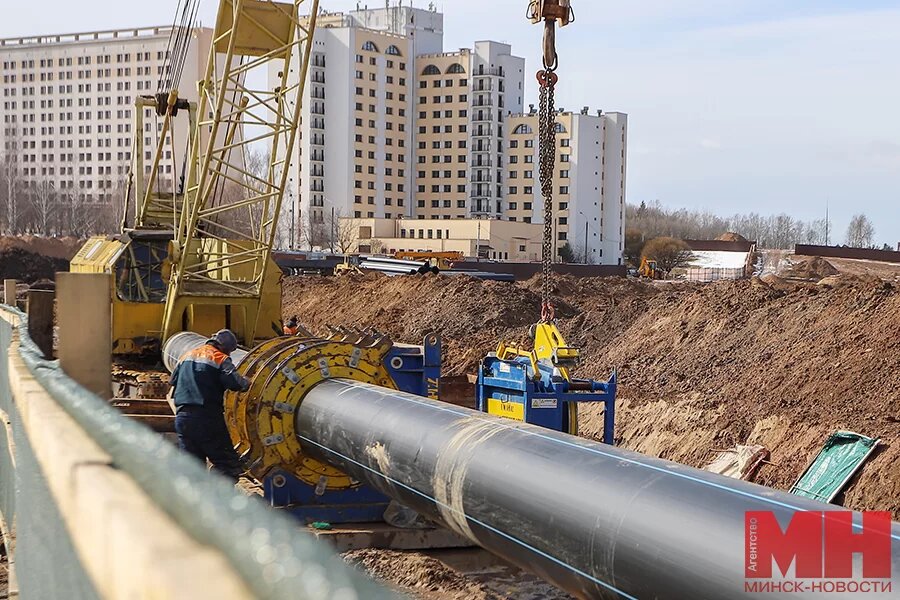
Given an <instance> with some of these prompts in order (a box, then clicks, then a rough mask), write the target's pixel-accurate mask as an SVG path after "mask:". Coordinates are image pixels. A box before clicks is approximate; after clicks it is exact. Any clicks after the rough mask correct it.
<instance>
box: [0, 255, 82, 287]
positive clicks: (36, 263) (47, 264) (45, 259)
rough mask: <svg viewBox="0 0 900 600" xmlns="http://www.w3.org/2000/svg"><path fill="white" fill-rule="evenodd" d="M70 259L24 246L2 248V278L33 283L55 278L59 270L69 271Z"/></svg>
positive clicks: (0, 271)
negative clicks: (31, 250)
mask: <svg viewBox="0 0 900 600" xmlns="http://www.w3.org/2000/svg"><path fill="white" fill-rule="evenodd" d="M68 270H69V260H68V259H66V258H53V257H49V256H43V255H41V254H35V253H33V252H28V251H27V250H23V249H22V248H17V247H12V248H0V279H18V280H19V281H22V282H25V283H33V282H35V281H38V280H42V279H50V280H52V279H54V277H55V276H56V272H57V271H68Z"/></svg>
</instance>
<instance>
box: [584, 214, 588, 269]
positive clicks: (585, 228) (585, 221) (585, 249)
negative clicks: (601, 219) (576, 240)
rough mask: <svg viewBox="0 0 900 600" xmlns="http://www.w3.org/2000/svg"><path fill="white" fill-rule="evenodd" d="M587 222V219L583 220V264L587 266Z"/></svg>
mask: <svg viewBox="0 0 900 600" xmlns="http://www.w3.org/2000/svg"><path fill="white" fill-rule="evenodd" d="M587 244H588V222H587V217H585V220H584V264H588V260H587V257H588V246H587Z"/></svg>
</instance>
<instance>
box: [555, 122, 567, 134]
mask: <svg viewBox="0 0 900 600" xmlns="http://www.w3.org/2000/svg"><path fill="white" fill-rule="evenodd" d="M556 133H566V128H565V127H563V124H562V123H557V124H556Z"/></svg>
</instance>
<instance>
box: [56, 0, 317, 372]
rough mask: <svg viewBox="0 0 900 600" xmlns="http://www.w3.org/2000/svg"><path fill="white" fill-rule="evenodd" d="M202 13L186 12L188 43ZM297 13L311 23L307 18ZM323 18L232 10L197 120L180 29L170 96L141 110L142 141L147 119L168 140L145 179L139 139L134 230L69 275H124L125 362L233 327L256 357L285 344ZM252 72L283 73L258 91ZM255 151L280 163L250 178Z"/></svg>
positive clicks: (120, 345) (254, 6)
mask: <svg viewBox="0 0 900 600" xmlns="http://www.w3.org/2000/svg"><path fill="white" fill-rule="evenodd" d="M196 5H197V0H186V2H185V11H184V14H186V15H188V17H185V18H186V20H187V27H186V29H187V30H190V25H191V24H192V23H193V18H194V17H195V16H196ZM301 7H302V8H304V9H305V10H307V11H308V12H309V17H308V18H304V19H301V18H300V9H301ZM190 15H193V16H190ZM317 16H318V0H290V1H287V2H272V1H269V0H227V1H223V2H222V3H221V4H220V7H219V14H218V18H217V21H216V26H215V30H214V33H213V38H212V39H213V41H212V46H211V48H210V52H209V59H208V63H207V71H206V76H205V78H204V79H203V81H201V82H200V83H199V85H198V91H199V96H200V100H199V103H198V105H197V106H196V107H194V106H192V105H191V104H190V103H186V102H185V101H184V100H182V99H179V98H178V91H177V85H178V83H179V82H178V79H179V77H180V70H181V67H183V61H184V54H185V53H186V51H187V50H186V47H187V43H188V40H187V38H186V37H185V34H183V33H181V29H179V34H178V37H177V39H175V40H174V41H173V49H175V52H173V53H172V55H173V56H172V58H171V62H170V64H168V65H167V66H166V67H165V69H164V74H165V77H166V79H165V80H164V82H161V83H160V87H161V90H160V92H159V93H158V94H157V95H156V96H152V97H142V98H138V101H137V104H136V106H135V118H136V122H135V127H136V131H137V132H143V129H144V128H143V124H142V123H143V121H142V120H141V119H142V118H143V113H144V110H145V109H146V108H148V107H153V108H155V110H156V112H157V114H158V115H161V116H163V123H162V126H163V128H162V131H161V133H160V137H159V145H158V147H157V149H156V152H155V154H154V159H153V163H152V164H151V165H149V166H147V165H144V164H143V157H144V152H143V146H142V142H141V140H142V135H141V134H140V133H138V134H137V135H135V146H134V148H133V153H132V155H133V158H134V161H135V163H134V166H133V167H132V169H131V172H132V177H131V184H130V185H129V190H130V191H131V193H133V194H134V196H135V213H134V219H133V223H132V224H131V226H128V225H129V224H128V223H127V219H124V220H123V230H122V233H121V235H119V236H116V237H113V238H106V237H95V238H91V239H90V240H88V242H87V243H86V244H85V246H84V247H83V248H82V249H81V251H80V252H79V253H78V255H77V256H76V257H75V259H74V260H73V261H72V267H71V268H72V270H73V271H76V272H102V273H111V274H113V275H114V279H115V282H116V283H115V285H114V286H113V289H111V300H112V303H113V331H112V336H113V347H114V352H115V353H117V354H140V353H155V352H158V351H159V348H160V342H164V341H165V340H167V339H168V338H170V337H171V336H173V335H175V334H176V333H178V332H180V331H196V332H199V333H203V334H210V333H212V332H214V331H216V330H218V329H220V328H223V327H227V328H229V329H231V330H233V331H234V332H235V333H236V334H237V335H238V337H239V339H241V341H242V342H243V343H245V344H247V345H253V344H254V343H255V342H256V341H260V340H265V339H271V338H273V337H276V336H279V335H280V334H281V331H282V326H281V287H280V277H281V273H280V270H279V269H278V268H277V266H276V265H275V263H274V262H273V261H272V258H271V254H272V245H273V242H274V236H275V229H276V227H277V222H278V216H279V213H280V209H281V202H282V198H283V195H284V189H285V184H286V181H287V177H288V165H289V157H290V156H291V153H292V149H293V146H294V142H295V139H296V137H297V126H298V122H299V119H300V114H301V108H302V101H303V90H304V87H305V83H306V79H307V78H306V72H307V68H308V65H309V58H310V50H311V47H312V39H313V33H314V31H315V26H316V18H317ZM179 40H180V41H179ZM295 66H299V69H296V70H297V71H298V72H297V73H296V74H292V73H293V70H294V67H295ZM251 72H255V73H261V72H265V73H276V74H277V75H278V77H279V78H280V80H279V81H278V82H277V84H276V85H273V86H271V89H257V88H259V87H260V86H258V85H250V84H249V83H248V80H249V79H253V77H252V76H250V74H251ZM182 110H184V111H185V112H186V114H187V115H188V118H189V132H190V133H189V135H188V141H189V145H190V154H189V156H188V157H187V160H186V163H187V167H186V175H184V174H183V177H182V178H181V179H179V178H177V177H173V178H172V180H171V182H169V183H170V184H171V188H172V189H171V191H167V192H161V191H160V188H161V185H160V182H159V179H158V167H159V161H160V157H161V155H162V147H163V144H164V141H165V138H166V133H168V132H169V131H170V130H171V129H172V128H173V127H174V123H175V117H176V115H177V114H178V112H179V111H182ZM245 126H246V127H247V128H248V131H252V132H253V134H252V137H246V136H245V134H246V132H245V131H244V128H245ZM255 145H265V146H268V147H269V149H270V153H269V155H268V159H267V160H266V161H265V164H263V165H262V166H261V167H259V168H256V169H253V168H251V165H250V164H249V160H248V158H249V156H250V154H251V149H252V148H253V146H255ZM148 167H149V168H148ZM144 173H149V179H148V180H147V181H146V182H145V181H144ZM176 180H177V181H178V183H177V184H176Z"/></svg>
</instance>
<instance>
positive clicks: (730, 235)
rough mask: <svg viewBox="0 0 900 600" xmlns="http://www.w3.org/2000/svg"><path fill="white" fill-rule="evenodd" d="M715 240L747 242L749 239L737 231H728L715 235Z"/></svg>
mask: <svg viewBox="0 0 900 600" xmlns="http://www.w3.org/2000/svg"><path fill="white" fill-rule="evenodd" d="M716 241H719V242H747V241H749V240H748V239H747V238H745V237H744V236H742V235H741V234H739V233H734V232H731V231H729V232H727V233H723V234H722V235H720V236H719V237H717V238H716Z"/></svg>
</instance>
